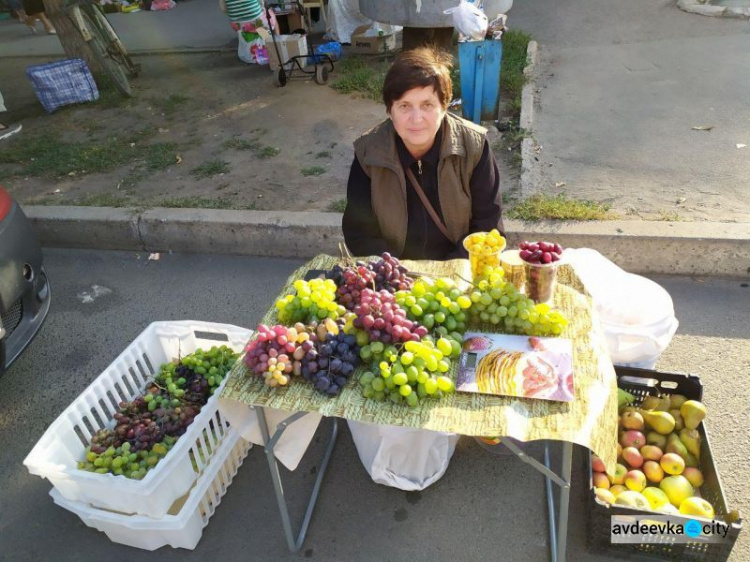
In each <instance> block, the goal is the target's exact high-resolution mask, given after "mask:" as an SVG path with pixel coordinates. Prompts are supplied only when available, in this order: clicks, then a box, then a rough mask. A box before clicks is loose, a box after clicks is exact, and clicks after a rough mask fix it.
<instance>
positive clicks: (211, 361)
mask: <svg viewBox="0 0 750 562" xmlns="http://www.w3.org/2000/svg"><path fill="white" fill-rule="evenodd" d="M238 356H239V354H237V353H235V352H234V351H233V350H232V349H231V348H230V347H227V346H226V345H222V346H220V347H216V346H213V347H211V349H208V350H203V349H201V348H198V349H196V350H195V352H193V353H191V354H190V355H186V356H185V357H183V358H181V359H180V361H179V362H178V363H174V362H171V363H165V364H163V365H162V366H161V367H160V369H159V373H158V374H157V375H156V378H155V382H156V383H157V384H158V385H159V386H160V387H161V388H164V389H166V390H167V392H169V394H170V395H171V396H173V397H175V398H177V399H179V400H187V401H189V402H201V401H202V402H203V403H205V400H206V399H208V397H209V396H211V395H212V394H213V393H214V391H215V390H216V389H217V388H218V387H219V385H221V382H222V381H223V380H224V377H226V375H227V373H228V372H229V371H230V370H231V368H232V366H233V365H234V363H235V362H236V361H237V357H238ZM204 381H205V382H204ZM201 394H205V396H204V397H203V398H204V399H203V400H201V399H200V398H201V396H200V395H201ZM147 398H148V396H147ZM175 405H176V404H172V406H175ZM149 407H151V404H149ZM156 407H158V406H154V408H156ZM152 411H153V410H152Z"/></svg>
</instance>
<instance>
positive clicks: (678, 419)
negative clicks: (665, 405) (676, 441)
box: [669, 400, 685, 431]
mask: <svg viewBox="0 0 750 562" xmlns="http://www.w3.org/2000/svg"><path fill="white" fill-rule="evenodd" d="M672 406H674V400H673V401H672ZM669 413H670V414H672V417H673V418H674V430H675V431H680V430H681V429H682V428H683V427H685V422H684V421H682V414H680V410H678V409H676V408H672V409H671V410H669Z"/></svg>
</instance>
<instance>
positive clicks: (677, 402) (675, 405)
mask: <svg viewBox="0 0 750 562" xmlns="http://www.w3.org/2000/svg"><path fill="white" fill-rule="evenodd" d="M670 402H671V404H672V409H677V410H679V409H680V407H681V406H682V405H683V404H684V403H685V402H687V396H684V395H682V394H673V395H672V396H671V397H670Z"/></svg>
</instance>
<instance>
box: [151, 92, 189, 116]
mask: <svg viewBox="0 0 750 562" xmlns="http://www.w3.org/2000/svg"><path fill="white" fill-rule="evenodd" d="M189 99H190V98H189V97H188V96H186V95H184V94H169V95H168V96H167V97H166V98H151V99H150V100H149V103H150V104H151V105H152V106H153V107H155V108H156V109H158V110H160V111H161V112H162V113H163V114H164V116H165V117H172V116H173V115H174V114H175V113H177V110H178V109H180V106H181V105H182V104H184V103H185V102H187V101H188V100H189Z"/></svg>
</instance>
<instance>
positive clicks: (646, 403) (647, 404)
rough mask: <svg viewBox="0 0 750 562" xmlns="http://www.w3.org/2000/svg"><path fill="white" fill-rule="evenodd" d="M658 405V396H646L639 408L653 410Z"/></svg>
mask: <svg viewBox="0 0 750 562" xmlns="http://www.w3.org/2000/svg"><path fill="white" fill-rule="evenodd" d="M658 405H659V397H658V396H646V398H644V399H643V402H642V403H641V409H642V410H655V409H656V407H657V406H658Z"/></svg>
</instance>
